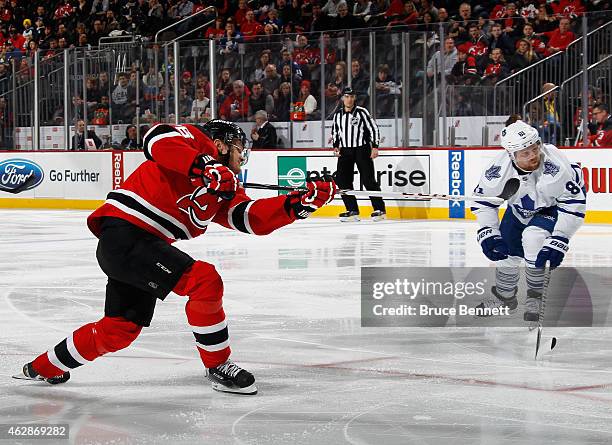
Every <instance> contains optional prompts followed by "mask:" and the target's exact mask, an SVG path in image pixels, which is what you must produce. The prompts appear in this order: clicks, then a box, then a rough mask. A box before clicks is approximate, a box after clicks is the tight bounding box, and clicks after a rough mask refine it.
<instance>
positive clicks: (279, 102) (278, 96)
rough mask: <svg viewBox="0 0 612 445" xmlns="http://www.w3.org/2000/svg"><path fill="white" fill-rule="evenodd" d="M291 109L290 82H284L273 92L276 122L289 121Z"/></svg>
mask: <svg viewBox="0 0 612 445" xmlns="http://www.w3.org/2000/svg"><path fill="white" fill-rule="evenodd" d="M290 109H291V84H290V83H287V82H284V83H281V85H280V87H279V88H278V90H277V91H276V93H275V94H274V115H273V118H274V120H275V121H276V122H289V120H290V119H289V113H290Z"/></svg>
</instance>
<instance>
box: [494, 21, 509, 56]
mask: <svg viewBox="0 0 612 445" xmlns="http://www.w3.org/2000/svg"><path fill="white" fill-rule="evenodd" d="M488 46H489V49H488V52H489V53H491V51H493V50H494V49H495V48H500V49H501V50H502V52H503V53H504V55H506V56H511V55H512V54H513V53H514V45H513V44H512V40H510V38H509V37H508V36H507V35H506V34H504V33H502V29H501V25H500V24H499V23H494V24H492V25H491V29H490V34H489V45H488Z"/></svg>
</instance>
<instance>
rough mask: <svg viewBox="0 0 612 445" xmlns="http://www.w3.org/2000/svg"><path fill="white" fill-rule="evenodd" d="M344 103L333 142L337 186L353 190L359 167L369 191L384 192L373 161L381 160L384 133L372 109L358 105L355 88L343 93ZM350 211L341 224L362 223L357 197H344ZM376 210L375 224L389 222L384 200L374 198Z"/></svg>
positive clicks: (333, 129) (339, 112)
mask: <svg viewBox="0 0 612 445" xmlns="http://www.w3.org/2000/svg"><path fill="white" fill-rule="evenodd" d="M342 103H343V106H342V107H340V109H339V110H338V111H336V113H335V114H334V117H333V124H332V140H333V144H334V154H335V155H336V156H338V169H337V172H336V184H338V188H340V189H350V190H352V189H353V178H354V174H355V164H357V169H358V170H359V174H360V176H361V182H362V183H363V185H364V186H365V188H366V190H370V191H380V186H379V185H378V183H377V182H376V177H375V176H376V175H375V172H374V162H373V159H376V158H377V157H378V144H379V141H380V132H379V131H378V125H376V122H374V119H372V116H370V113H369V112H368V110H366V109H365V108H363V107H359V106H356V105H355V92H354V91H353V89H352V88H351V87H346V88H345V89H344V90H342ZM342 200H343V201H344V205H345V207H346V212H343V213H341V214H340V215H339V216H340V221H359V207H358V206H357V198H355V197H354V196H348V195H342ZM370 201H372V207H374V211H373V212H372V214H371V215H370V216H371V218H372V220H373V221H380V220H381V219H385V217H386V211H385V202H384V201H383V200H382V198H377V197H370Z"/></svg>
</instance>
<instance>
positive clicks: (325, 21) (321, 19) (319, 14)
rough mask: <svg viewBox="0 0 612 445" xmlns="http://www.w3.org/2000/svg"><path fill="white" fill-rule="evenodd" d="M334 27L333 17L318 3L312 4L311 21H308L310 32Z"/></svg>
mask: <svg viewBox="0 0 612 445" xmlns="http://www.w3.org/2000/svg"><path fill="white" fill-rule="evenodd" d="M333 28H334V22H333V19H332V18H331V17H330V16H328V15H327V14H326V13H325V12H323V10H322V9H321V5H320V4H319V3H314V4H313V5H312V21H311V22H310V29H309V31H310V32H321V31H327V30H329V29H333Z"/></svg>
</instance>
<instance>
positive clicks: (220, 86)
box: [217, 68, 233, 104]
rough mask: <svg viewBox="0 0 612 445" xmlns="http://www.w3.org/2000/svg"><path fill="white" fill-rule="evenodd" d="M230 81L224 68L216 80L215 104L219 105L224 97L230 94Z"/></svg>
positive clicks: (228, 74) (228, 71)
mask: <svg viewBox="0 0 612 445" xmlns="http://www.w3.org/2000/svg"><path fill="white" fill-rule="evenodd" d="M232 88H233V86H232V79H231V77H230V70H229V69H227V68H224V69H223V70H221V76H219V78H218V79H217V103H219V104H221V103H223V101H224V100H225V98H226V96H229V95H230V94H231V93H232Z"/></svg>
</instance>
